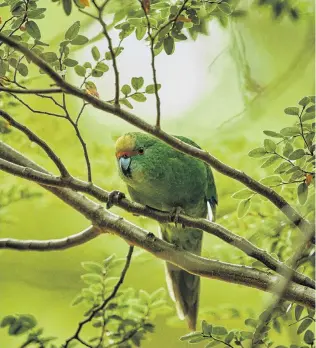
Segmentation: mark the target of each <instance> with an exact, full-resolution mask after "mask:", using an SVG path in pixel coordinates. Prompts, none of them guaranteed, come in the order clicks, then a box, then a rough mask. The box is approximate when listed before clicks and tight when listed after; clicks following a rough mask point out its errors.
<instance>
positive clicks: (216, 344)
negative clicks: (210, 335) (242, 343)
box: [204, 341, 221, 348]
mask: <svg viewBox="0 0 316 348" xmlns="http://www.w3.org/2000/svg"><path fill="white" fill-rule="evenodd" d="M220 343H221V342H219V341H212V342H210V343H208V344H207V345H206V346H205V347H204V348H211V347H215V346H218V345H219V344H220Z"/></svg>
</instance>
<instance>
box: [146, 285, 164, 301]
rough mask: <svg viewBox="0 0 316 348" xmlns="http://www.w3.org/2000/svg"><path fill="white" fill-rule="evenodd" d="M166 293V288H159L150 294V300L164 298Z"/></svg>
mask: <svg viewBox="0 0 316 348" xmlns="http://www.w3.org/2000/svg"><path fill="white" fill-rule="evenodd" d="M165 295H166V290H165V289H164V288H159V289H157V290H156V291H154V292H153V293H152V294H151V295H150V301H151V302H155V301H157V300H162V299H163V298H164V297H165Z"/></svg>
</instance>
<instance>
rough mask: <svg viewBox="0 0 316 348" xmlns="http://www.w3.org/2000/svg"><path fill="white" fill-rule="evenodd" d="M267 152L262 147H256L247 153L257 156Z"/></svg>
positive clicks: (250, 155)
mask: <svg viewBox="0 0 316 348" xmlns="http://www.w3.org/2000/svg"><path fill="white" fill-rule="evenodd" d="M266 154H267V151H266V150H265V149H264V148H263V147H257V148H256V149H253V150H251V151H250V152H249V153H248V156H249V157H254V158H259V157H263V156H264V155H266Z"/></svg>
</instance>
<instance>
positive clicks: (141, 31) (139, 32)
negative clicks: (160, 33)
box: [136, 26, 147, 40]
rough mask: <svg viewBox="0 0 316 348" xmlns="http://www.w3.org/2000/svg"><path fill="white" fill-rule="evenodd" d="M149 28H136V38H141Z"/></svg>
mask: <svg viewBox="0 0 316 348" xmlns="http://www.w3.org/2000/svg"><path fill="white" fill-rule="evenodd" d="M146 31H147V28H146V27H145V26H139V27H137V28H136V39H137V40H141V39H142V38H143V37H144V36H145V34H146Z"/></svg>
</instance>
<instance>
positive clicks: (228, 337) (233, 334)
mask: <svg viewBox="0 0 316 348" xmlns="http://www.w3.org/2000/svg"><path fill="white" fill-rule="evenodd" d="M234 337H235V333H234V331H230V332H229V334H228V335H227V336H226V337H225V340H224V341H225V343H230V342H231V341H232V340H233V339H234Z"/></svg>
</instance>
